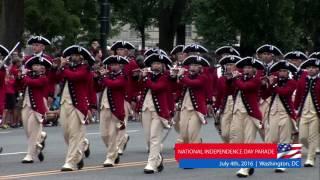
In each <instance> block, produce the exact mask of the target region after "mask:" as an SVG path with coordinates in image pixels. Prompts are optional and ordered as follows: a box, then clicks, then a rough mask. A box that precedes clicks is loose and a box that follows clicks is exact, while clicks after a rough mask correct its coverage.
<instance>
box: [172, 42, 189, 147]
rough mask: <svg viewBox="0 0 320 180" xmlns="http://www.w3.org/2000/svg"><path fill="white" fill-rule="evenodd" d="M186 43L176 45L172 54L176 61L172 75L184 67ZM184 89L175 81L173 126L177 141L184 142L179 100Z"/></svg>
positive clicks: (173, 90) (173, 89)
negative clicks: (181, 131)
mask: <svg viewBox="0 0 320 180" xmlns="http://www.w3.org/2000/svg"><path fill="white" fill-rule="evenodd" d="M183 49H184V45H177V46H176V47H174V48H173V49H172V50H171V52H170V55H171V56H172V57H174V60H175V61H174V62H173V69H172V70H171V75H173V76H175V75H174V73H173V70H174V69H178V68H182V67H183V64H182V63H183V60H184V59H185V58H184V57H185V56H186V53H183ZM182 90H183V85H182V84H180V83H174V84H173V86H172V95H173V100H174V106H175V107H174V110H175V111H174V116H173V127H174V129H175V131H176V132H177V134H178V135H177V139H176V143H182V142H183V141H182V138H181V135H180V127H179V125H180V122H179V120H180V107H179V100H180V98H181V93H182Z"/></svg>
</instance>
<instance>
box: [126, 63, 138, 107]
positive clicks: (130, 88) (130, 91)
mask: <svg viewBox="0 0 320 180" xmlns="http://www.w3.org/2000/svg"><path fill="white" fill-rule="evenodd" d="M135 69H139V66H138V64H137V62H136V60H135V59H131V60H130V61H129V64H126V65H124V74H125V75H126V76H127V77H128V83H127V87H126V91H127V101H128V102H131V101H136V97H137V96H138V95H139V86H138V84H137V81H138V80H137V77H134V76H133V74H134V71H133V70H135Z"/></svg>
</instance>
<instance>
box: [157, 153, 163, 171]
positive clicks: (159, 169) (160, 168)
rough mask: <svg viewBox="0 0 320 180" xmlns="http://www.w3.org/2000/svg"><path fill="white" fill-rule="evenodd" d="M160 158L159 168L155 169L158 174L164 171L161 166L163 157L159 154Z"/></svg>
mask: <svg viewBox="0 0 320 180" xmlns="http://www.w3.org/2000/svg"><path fill="white" fill-rule="evenodd" d="M160 158H161V162H160V164H159V166H158V167H157V170H158V172H161V171H163V169H164V166H163V157H162V155H161V154H160Z"/></svg>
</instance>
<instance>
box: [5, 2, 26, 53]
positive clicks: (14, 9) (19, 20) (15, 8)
mask: <svg viewBox="0 0 320 180" xmlns="http://www.w3.org/2000/svg"><path fill="white" fill-rule="evenodd" d="M23 18H24V0H2V10H1V20H0V24H1V28H0V42H1V43H2V44H3V45H4V46H6V47H7V48H8V49H11V48H12V47H13V46H14V45H15V43H16V42H18V41H22V34H23V27H24V21H23Z"/></svg>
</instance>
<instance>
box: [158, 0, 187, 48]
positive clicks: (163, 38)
mask: <svg viewBox="0 0 320 180" xmlns="http://www.w3.org/2000/svg"><path fill="white" fill-rule="evenodd" d="M186 2H187V1H186V0H174V1H173V2H172V3H173V4H172V6H169V5H168V4H166V3H168V2H166V3H165V2H164V1H160V7H161V9H160V11H159V12H160V14H159V48H161V49H164V50H165V51H168V52H169V51H170V50H171V49H172V47H173V41H174V35H175V32H176V30H177V27H178V24H179V23H180V21H181V17H182V15H183V13H184V11H185V7H186Z"/></svg>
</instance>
